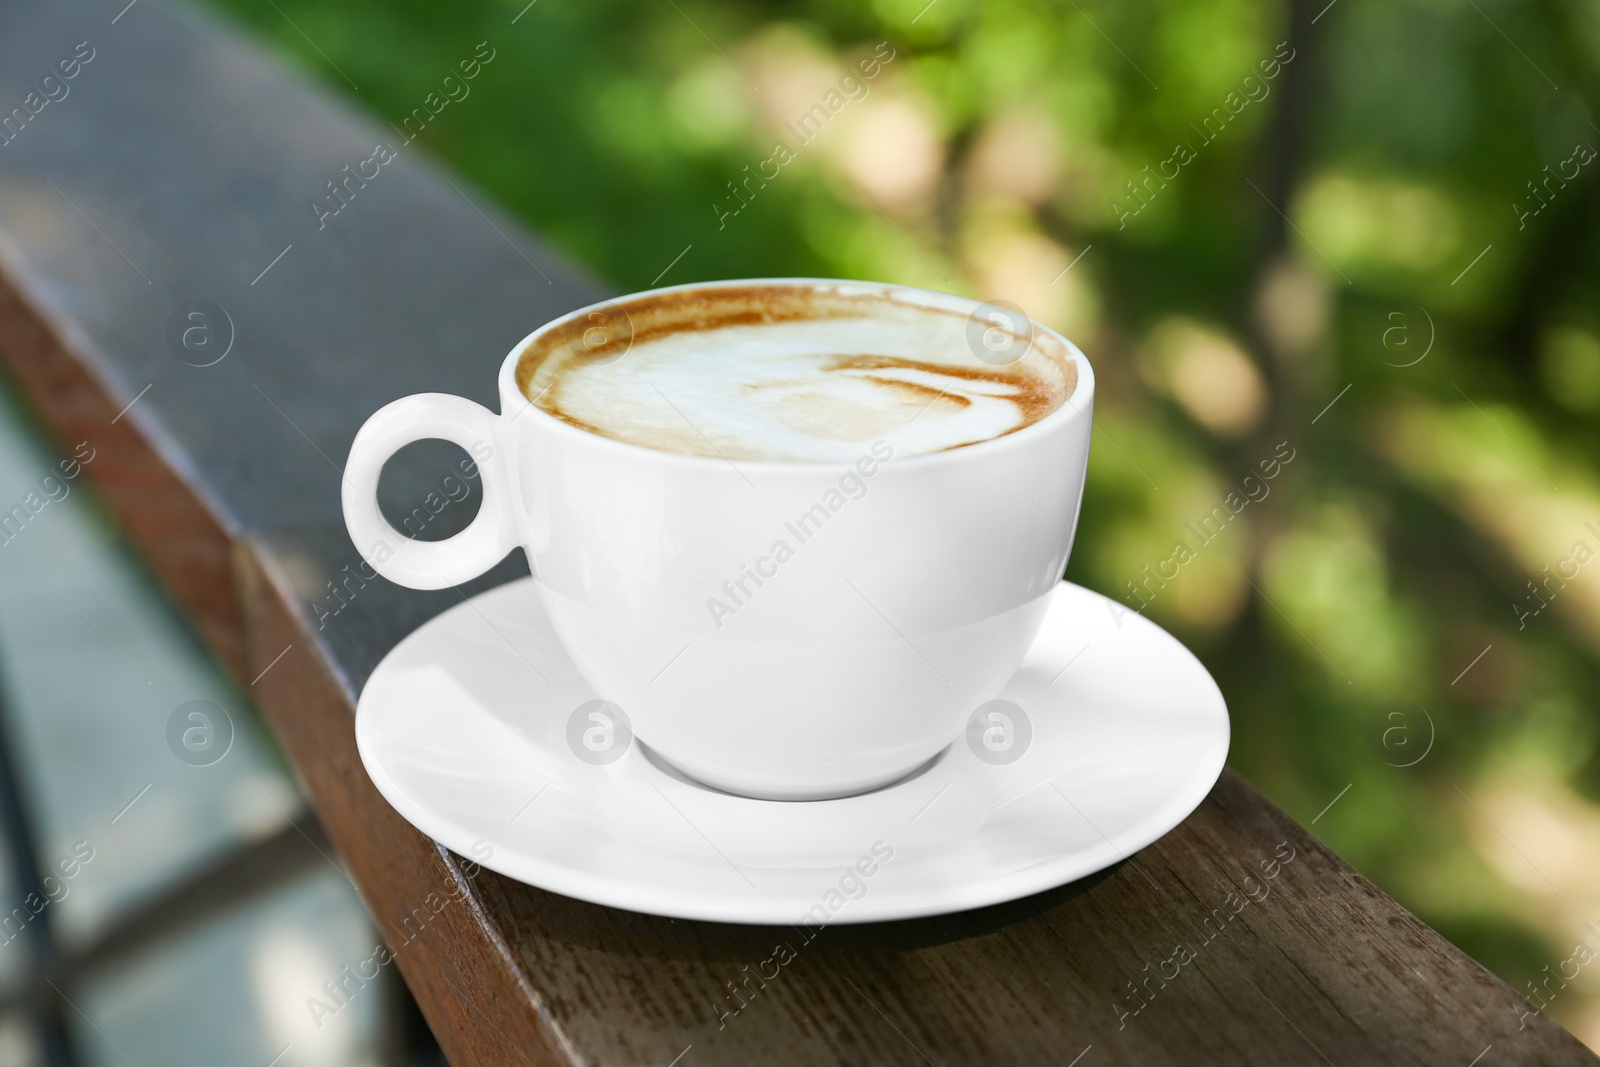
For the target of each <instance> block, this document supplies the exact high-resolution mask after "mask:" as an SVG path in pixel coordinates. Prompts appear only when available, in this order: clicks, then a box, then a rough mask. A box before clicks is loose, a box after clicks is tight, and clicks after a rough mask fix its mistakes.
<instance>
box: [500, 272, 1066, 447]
mask: <svg viewBox="0 0 1600 1067" xmlns="http://www.w3.org/2000/svg"><path fill="white" fill-rule="evenodd" d="M752 285H767V286H772V285H780V286H793V287H796V288H814V287H816V286H823V285H827V286H847V287H848V286H854V287H859V288H861V289H873V290H882V291H892V292H895V293H905V294H909V295H911V296H912V297H914V298H917V300H918V302H920V303H923V304H926V305H930V306H933V307H945V308H950V309H952V310H961V311H964V312H966V313H968V314H970V313H971V312H972V311H974V310H976V309H977V308H979V307H982V306H983V304H984V303H985V301H982V300H978V299H975V298H973V297H967V296H958V295H956V294H954V293H946V292H942V291H940V290H937V289H924V288H922V287H920V286H914V285H901V284H898V283H895V282H874V281H863V280H861V279H853V278H804V277H783V278H723V279H719V280H715V281H700V282H682V283H680V284H678V285H664V286H660V287H658V288H654V289H641V290H639V291H637V292H631V293H624V294H621V295H619V296H613V297H608V298H607V299H605V300H597V301H595V302H594V303H591V304H585V305H584V306H583V307H580V308H575V309H573V310H572V311H569V312H567V313H566V314H564V315H560V316H558V317H556V318H554V319H551V320H550V321H549V322H546V323H544V324H543V325H541V326H539V327H538V328H537V329H535V330H533V332H531V333H529V334H528V335H527V336H526V337H524V338H523V339H522V340H520V341H518V342H517V343H516V344H515V345H513V346H512V348H511V351H510V353H509V354H507V356H506V358H505V360H504V361H503V362H502V363H501V364H500V374H499V384H500V394H501V396H502V398H505V397H515V398H516V399H517V400H518V401H520V402H521V404H522V405H524V406H522V407H519V409H518V411H517V413H516V414H515V415H513V416H511V417H512V418H521V417H522V416H523V415H526V414H528V409H530V408H531V409H532V413H533V417H534V419H535V420H536V424H537V423H540V422H542V423H543V424H544V425H546V426H547V427H549V428H550V429H551V430H553V431H554V432H556V433H558V434H563V435H572V436H571V440H573V441H574V442H576V441H578V440H580V439H582V440H583V441H585V442H587V443H588V444H589V445H591V446H594V447H600V448H603V449H609V450H613V451H616V452H617V455H618V456H619V457H627V456H632V457H634V458H635V459H639V458H643V457H645V456H651V457H654V458H655V459H656V460H657V461H660V462H666V463H674V464H678V465H683V466H687V467H690V468H696V467H698V468H702V469H705V468H708V467H709V466H717V467H721V466H724V465H729V464H735V469H738V467H741V466H744V465H747V464H748V465H749V466H751V467H754V468H758V469H760V470H761V471H762V472H764V473H780V472H789V471H792V472H804V473H810V474H814V473H816V472H817V471H818V470H829V469H833V468H836V467H837V466H838V461H837V460H820V459H819V460H791V459H783V460H775V459H740V460H737V461H734V460H731V459H728V458H726V457H724V456H701V455H695V454H690V453H685V452H668V451H666V450H664V449H659V448H651V447H649V446H648V445H638V444H634V443H632V442H631V441H621V440H618V439H617V438H615V437H607V436H605V435H603V434H598V433H593V432H591V431H589V430H584V429H581V428H579V427H577V426H573V425H572V424H571V423H568V422H564V421H563V420H561V419H558V418H556V417H555V416H554V415H551V414H550V413H549V412H547V411H545V410H544V409H543V408H541V407H540V406H539V405H538V404H535V403H534V402H533V399H532V398H531V397H529V396H528V395H527V394H526V393H524V392H523V391H522V389H521V388H520V387H519V386H518V385H517V380H516V376H517V364H518V362H519V361H520V360H521V357H522V353H523V352H524V351H525V350H526V349H527V347H528V346H529V345H531V344H533V343H534V341H536V340H538V339H539V337H541V336H542V335H543V334H545V333H547V332H548V331H550V330H553V329H555V328H557V327H558V326H561V325H563V324H564V323H567V322H570V321H572V320H574V319H576V318H578V317H579V316H582V315H587V314H589V313H590V312H592V311H597V310H600V309H602V308H606V307H611V306H615V305H617V304H620V303H623V302H626V301H633V300H637V299H642V298H644V297H649V296H655V295H658V294H661V293H672V292H682V291H685V290H697V289H698V290H703V289H723V288H737V287H741V286H752ZM1028 322H1029V323H1030V324H1031V325H1032V327H1033V329H1035V330H1038V331H1041V332H1043V333H1046V334H1048V335H1050V336H1051V337H1053V338H1055V339H1056V340H1057V341H1059V342H1061V344H1062V345H1063V346H1064V348H1065V350H1066V353H1067V355H1068V356H1070V357H1071V359H1072V361H1073V364H1074V366H1075V367H1076V368H1077V371H1078V382H1077V386H1076V387H1075V388H1074V389H1073V391H1072V392H1071V394H1069V395H1068V396H1067V398H1066V400H1065V402H1063V403H1062V405H1061V406H1060V407H1059V408H1057V409H1056V410H1054V411H1052V412H1050V414H1048V415H1046V416H1045V417H1044V418H1042V419H1040V420H1039V421H1037V422H1035V423H1032V424H1031V425H1028V426H1024V427H1023V428H1022V429H1020V430H1013V431H1011V432H1010V433H1006V434H1002V435H1001V436H999V437H991V438H989V439H987V440H984V441H978V442H975V443H973V444H968V445H961V446H959V447H956V448H948V449H943V450H941V451H938V452H921V453H918V454H917V455H914V456H905V457H903V458H896V459H895V461H894V466H895V467H896V468H900V467H905V466H910V465H913V464H914V465H917V466H926V465H931V464H936V463H941V462H943V463H949V462H954V461H957V460H960V459H962V458H964V457H966V456H968V455H975V454H981V455H990V454H992V453H997V452H999V451H1001V450H1002V449H1016V448H1025V447H1027V446H1028V444H1029V443H1030V442H1032V441H1033V440H1035V439H1036V438H1038V437H1041V436H1043V435H1044V434H1047V433H1053V432H1057V429H1058V427H1059V428H1065V426H1066V425H1067V424H1068V423H1071V422H1075V421H1079V420H1088V419H1091V418H1092V413H1093V405H1094V392H1095V378H1094V367H1093V366H1092V365H1091V364H1090V362H1089V357H1087V356H1085V355H1084V354H1083V350H1082V349H1080V348H1079V347H1078V346H1077V345H1076V344H1074V343H1073V342H1072V341H1071V340H1069V339H1068V338H1067V337H1066V336H1065V335H1064V334H1062V333H1061V332H1059V331H1058V330H1053V329H1051V328H1050V327H1049V326H1046V325H1044V324H1043V323H1041V322H1039V321H1038V320H1037V319H1035V318H1033V317H1032V316H1029V317H1028ZM500 415H501V417H502V418H504V417H505V416H506V415H507V412H506V410H505V401H504V399H502V402H501V411H500ZM618 450H620V451H618Z"/></svg>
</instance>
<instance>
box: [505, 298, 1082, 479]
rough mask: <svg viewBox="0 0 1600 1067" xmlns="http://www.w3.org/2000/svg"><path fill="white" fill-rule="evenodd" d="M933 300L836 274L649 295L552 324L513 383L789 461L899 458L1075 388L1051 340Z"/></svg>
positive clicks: (629, 429) (1029, 419)
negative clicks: (881, 447)
mask: <svg viewBox="0 0 1600 1067" xmlns="http://www.w3.org/2000/svg"><path fill="white" fill-rule="evenodd" d="M940 299H942V300H944V301H946V302H945V303H939V302H936V301H934V300H932V299H930V300H929V301H928V302H926V303H924V302H919V300H918V298H917V296H916V295H915V294H908V291H906V290H903V289H893V290H890V289H880V288H877V287H873V286H868V285H850V284H848V283H836V284H831V285H807V284H787V285H786V284H776V285H752V286H723V287H707V288H700V289H695V290H685V291H666V292H661V293H654V294H646V295H645V296H642V297H635V298H630V299H628V300H627V301H624V302H620V303H618V304H615V305H612V306H611V307H609V308H606V309H603V310H602V311H599V312H593V313H590V314H588V315H584V316H578V317H576V318H574V319H573V320H571V321H569V322H567V323H565V324H563V325H562V326H560V327H557V328H554V329H552V330H550V331H548V332H547V333H545V334H544V335H543V336H541V337H540V338H538V339H537V340H535V341H534V342H533V343H531V344H530V345H528V347H527V348H526V349H525V350H524V351H523V352H522V353H521V355H520V357H519V360H518V363H517V370H516V380H517V385H518V387H519V388H520V389H521V390H522V392H523V394H524V395H525V396H527V397H528V398H529V399H530V400H532V401H533V403H534V404H536V405H537V406H538V407H539V408H541V409H542V410H544V411H545V412H547V413H549V414H550V415H553V416H554V417H556V418H558V419H561V420H562V421H564V422H567V423H569V424H571V425H573V426H577V427H579V428H581V429H584V430H588V431H589V432H591V433H595V434H599V435H601V436H603V437H610V438H613V439H615V440H618V441H625V442H628V443H630V444H635V445H641V446H643V447H646V448H653V449H657V450H660V451H664V452H678V453H683V454H687V455H697V456H710V457H722V458H727V459H732V460H768V461H791V462H793V461H798V462H851V461H853V460H855V459H856V458H857V457H859V456H860V455H862V453H863V452H864V451H865V450H866V449H867V448H869V447H870V446H871V444H872V443H873V442H874V441H878V440H883V441H886V442H887V443H888V444H889V445H890V446H891V447H892V448H893V449H894V455H895V456H897V457H905V456H914V455H920V454H925V453H930V452H941V451H946V450H949V449H953V448H960V447H962V446H965V445H972V444H977V443H980V442H983V441H988V440H992V439H994V438H996V437H1002V436H1005V435H1006V434H1009V433H1014V432H1015V431H1017V430H1020V429H1023V428H1024V427H1027V426H1030V425H1032V424H1033V423H1035V422H1038V421H1039V420H1040V419H1042V418H1044V417H1045V416H1046V415H1049V414H1050V413H1051V412H1053V411H1055V410H1057V409H1058V408H1060V407H1061V405H1062V404H1063V403H1065V402H1066V401H1067V399H1068V398H1069V397H1070V396H1071V395H1072V393H1073V390H1074V389H1075V388H1076V386H1077V367H1076V364H1075V363H1074V362H1073V360H1072V358H1071V356H1070V355H1069V354H1068V353H1067V351H1066V350H1065V348H1064V347H1062V346H1061V345H1060V342H1059V341H1057V340H1056V339H1055V338H1054V337H1053V335H1047V334H1045V333H1043V332H1041V333H1040V334H1038V335H1037V336H1029V335H1028V334H1027V333H1024V334H1023V335H1018V334H1016V333H1014V332H1013V331H1012V330H1011V329H1010V328H1009V323H1008V322H1007V320H1005V319H1003V318H1002V319H996V320H994V321H993V322H989V321H983V320H978V321H975V320H974V319H973V318H972V317H971V316H970V314H969V308H968V307H967V306H962V305H961V304H959V303H958V302H955V301H953V300H951V299H950V298H940ZM1024 329H1026V328H1025V327H1024ZM980 355H982V356H983V357H984V358H980Z"/></svg>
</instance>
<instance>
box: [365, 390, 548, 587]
mask: <svg viewBox="0 0 1600 1067" xmlns="http://www.w3.org/2000/svg"><path fill="white" fill-rule="evenodd" d="M498 420H499V417H498V416H497V415H495V414H494V413H493V412H492V411H490V410H489V409H488V408H485V407H482V406H480V405H478V404H474V403H473V402H472V401H470V400H465V399H463V398H461V397H459V396H451V395H450V394H448V393H417V394H415V395H413V396H404V397H401V398H400V399H399V400H396V401H394V402H393V403H391V404H387V405H385V406H384V407H382V408H379V409H378V410H377V411H376V412H375V413H374V414H373V415H372V417H371V418H369V419H368V420H367V422H366V425H364V426H362V427H361V431H360V432H359V433H357V434H356V439H355V441H354V442H353V443H352V444H351V445H350V458H349V460H348V461H347V462H346V463H345V468H344V490H343V502H344V523H345V528H346V529H348V530H349V531H350V539H351V540H352V541H354V542H355V545H356V549H357V551H359V552H360V553H361V555H362V557H363V558H365V559H366V561H367V563H368V564H370V565H371V566H372V568H373V569H374V570H376V571H377V572H378V573H379V574H381V575H383V576H384V577H385V578H387V579H389V580H390V581H391V582H396V583H398V584H400V585H405V586H410V587H411V588H412V589H443V588H445V587H446V586H450V585H457V584H459V583H461V582H465V581H467V580H468V579H470V578H476V577H477V576H478V575H480V574H482V573H483V572H484V571H486V570H488V569H489V568H490V567H492V566H494V565H495V564H496V563H498V562H500V560H502V559H504V558H505V555H506V553H507V552H509V551H511V550H512V549H513V548H515V547H516V545H517V537H516V523H515V521H514V516H513V514H512V510H511V508H510V501H509V499H508V498H507V497H506V495H505V494H506V493H508V492H510V490H511V485H510V484H509V483H508V482H506V481H505V477H504V475H505V472H504V471H503V469H502V468H503V463H502V462H501V460H500V459H499V457H498V454H497V449H496V445H497V444H498V441H497V435H496V433H495V430H496V423H497V422H498ZM429 438H439V439H441V440H444V441H450V442H453V443H454V444H458V445H460V446H461V447H462V448H464V449H466V450H467V451H468V452H469V453H470V454H471V455H472V458H473V461H474V462H476V463H477V464H478V469H479V471H480V472H481V475H482V477H481V479H480V481H481V482H482V484H483V502H482V505H481V506H480V507H479V508H478V514H477V515H476V516H475V517H474V518H473V520H472V523H471V524H470V525H469V526H468V527H467V528H466V529H465V530H462V531H461V532H460V533H458V534H455V535H454V536H452V537H447V538H445V539H444V540H443V541H416V540H413V539H412V538H410V537H408V536H407V535H406V534H403V533H401V532H400V531H399V530H396V529H395V528H394V527H393V526H392V525H390V524H389V520H388V519H386V518H384V517H383V512H382V511H380V510H379V509H378V475H379V474H380V473H381V472H382V471H383V465H384V464H385V463H387V462H388V461H389V457H391V456H393V455H394V454H395V452H397V451H398V450H399V449H400V448H401V447H403V446H405V445H408V444H410V443H411V442H413V441H422V440H426V439H429ZM485 445H487V446H488V449H489V451H488V454H487V455H484V446H485Z"/></svg>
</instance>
